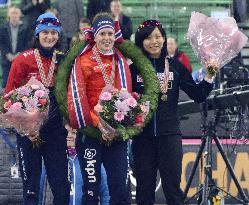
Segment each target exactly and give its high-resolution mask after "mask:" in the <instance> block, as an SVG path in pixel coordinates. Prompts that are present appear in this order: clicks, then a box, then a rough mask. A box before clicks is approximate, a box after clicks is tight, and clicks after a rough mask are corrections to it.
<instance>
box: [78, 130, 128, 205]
mask: <svg viewBox="0 0 249 205" xmlns="http://www.w3.org/2000/svg"><path fill="white" fill-rule="evenodd" d="M76 150H77V154H78V157H79V162H80V167H81V172H82V177H83V181H84V187H83V200H82V205H98V203H99V187H100V180H101V163H103V165H104V167H105V170H106V174H107V183H108V188H109V194H110V205H129V204H130V202H129V197H128V196H129V195H128V193H127V192H128V190H127V186H128V159H127V142H125V141H115V142H113V143H112V144H111V145H110V146H107V145H104V144H103V143H100V141H99V140H97V139H93V138H90V137H86V138H85V139H84V142H82V136H80V135H79V136H78V137H77V143H76Z"/></svg>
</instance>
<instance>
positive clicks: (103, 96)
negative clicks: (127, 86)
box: [100, 92, 112, 101]
mask: <svg viewBox="0 0 249 205" xmlns="http://www.w3.org/2000/svg"><path fill="white" fill-rule="evenodd" d="M111 99H112V94H111V93H109V92H103V93H101V95H100V100H105V101H108V100H111Z"/></svg>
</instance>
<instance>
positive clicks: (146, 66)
mask: <svg viewBox="0 0 249 205" xmlns="http://www.w3.org/2000/svg"><path fill="white" fill-rule="evenodd" d="M85 46H86V44H82V43H79V44H76V45H75V46H74V47H73V48H71V50H70V52H69V53H68V54H67V55H66V57H65V59H64V60H63V61H62V62H61V63H60V65H59V69H58V73H57V75H56V79H55V83H56V84H55V95H56V98H57V101H58V104H59V107H60V110H61V112H62V114H63V116H64V118H65V119H66V120H68V109H67V86H68V80H69V77H70V73H71V68H72V65H73V63H74V60H75V58H76V57H77V56H78V55H79V53H80V52H81V51H82V50H83V49H84V47H85ZM115 46H116V47H117V48H118V49H119V50H120V51H121V53H122V54H123V55H124V56H125V57H126V58H129V59H131V60H132V62H133V63H134V65H135V66H136V68H137V69H138V71H139V72H140V74H141V76H142V78H143V81H144V94H143V95H142V97H141V101H142V102H146V101H149V102H150V112H149V114H148V115H147V117H146V119H145V123H147V122H148V121H149V120H150V119H151V117H152V115H153V113H154V112H155V110H156V108H157V103H158V95H159V85H158V80H157V77H156V73H155V71H154V69H153V67H152V65H151V63H150V61H149V60H148V59H147V58H146V57H145V56H144V55H143V53H142V51H141V50H140V49H139V48H138V47H136V46H135V45H134V43H132V42H131V41H124V42H123V43H121V44H117V45H115ZM119 131H120V132H121V133H120V134H121V135H122V136H125V137H123V138H125V139H128V138H129V137H132V136H135V135H137V134H139V132H141V129H139V128H136V127H131V128H126V129H123V130H119ZM80 132H82V133H84V134H85V135H87V136H90V137H94V138H98V139H100V137H101V132H100V130H99V129H97V128H95V127H93V126H89V127H87V128H83V129H80Z"/></svg>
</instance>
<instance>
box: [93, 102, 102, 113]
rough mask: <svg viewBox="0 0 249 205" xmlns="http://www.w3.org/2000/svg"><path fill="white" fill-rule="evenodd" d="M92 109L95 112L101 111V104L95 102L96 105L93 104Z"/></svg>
mask: <svg viewBox="0 0 249 205" xmlns="http://www.w3.org/2000/svg"><path fill="white" fill-rule="evenodd" d="M94 110H95V111H96V112H98V113H99V112H103V106H102V105H100V104H97V105H95V106H94Z"/></svg>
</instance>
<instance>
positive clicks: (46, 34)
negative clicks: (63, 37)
mask: <svg viewBox="0 0 249 205" xmlns="http://www.w3.org/2000/svg"><path fill="white" fill-rule="evenodd" d="M58 39H59V33H58V32H57V31H55V30H43V31H41V32H40V33H39V41H40V44H41V46H42V47H44V48H47V49H50V48H53V47H54V46H55V44H56V43H57V41H58Z"/></svg>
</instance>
